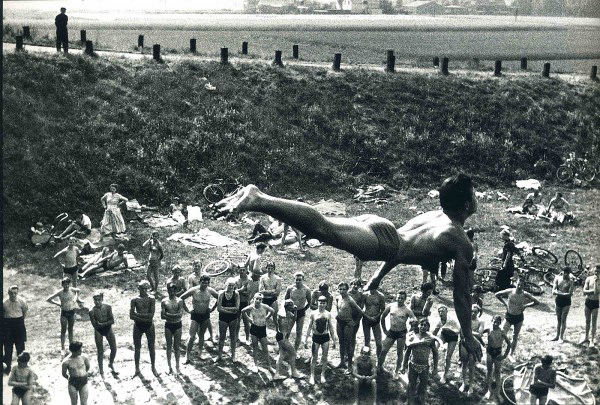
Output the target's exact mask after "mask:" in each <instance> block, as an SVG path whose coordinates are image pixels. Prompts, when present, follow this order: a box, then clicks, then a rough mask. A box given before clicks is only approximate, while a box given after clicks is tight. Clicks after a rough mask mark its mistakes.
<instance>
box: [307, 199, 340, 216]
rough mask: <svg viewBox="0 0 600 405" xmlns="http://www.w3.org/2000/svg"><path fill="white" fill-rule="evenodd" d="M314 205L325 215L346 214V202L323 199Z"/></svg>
mask: <svg viewBox="0 0 600 405" xmlns="http://www.w3.org/2000/svg"><path fill="white" fill-rule="evenodd" d="M313 207H314V208H315V209H316V210H317V211H319V212H320V213H321V214H323V215H346V204H344V203H341V202H337V201H334V200H321V201H319V202H318V203H316V204H315V205H313Z"/></svg>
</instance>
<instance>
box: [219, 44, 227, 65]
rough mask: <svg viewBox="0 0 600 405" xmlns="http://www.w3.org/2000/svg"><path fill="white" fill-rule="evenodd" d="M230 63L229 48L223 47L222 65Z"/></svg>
mask: <svg viewBox="0 0 600 405" xmlns="http://www.w3.org/2000/svg"><path fill="white" fill-rule="evenodd" d="M228 63H229V49H227V48H221V65H227V64H228Z"/></svg>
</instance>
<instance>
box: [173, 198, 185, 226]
mask: <svg viewBox="0 0 600 405" xmlns="http://www.w3.org/2000/svg"><path fill="white" fill-rule="evenodd" d="M183 210H184V206H183V204H181V203H180V202H179V197H173V203H172V204H171V205H170V206H169V215H170V216H171V218H173V219H174V220H175V221H177V222H179V223H180V224H182V225H183V224H184V223H185V222H186V219H185V215H184V214H183Z"/></svg>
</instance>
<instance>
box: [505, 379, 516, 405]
mask: <svg viewBox="0 0 600 405" xmlns="http://www.w3.org/2000/svg"><path fill="white" fill-rule="evenodd" d="M514 379H515V376H514V375H509V376H508V377H506V378H505V379H504V380H503V381H502V395H503V396H504V399H506V401H507V402H508V403H509V404H511V405H516V404H517V399H516V398H515V387H514V385H513V384H514Z"/></svg>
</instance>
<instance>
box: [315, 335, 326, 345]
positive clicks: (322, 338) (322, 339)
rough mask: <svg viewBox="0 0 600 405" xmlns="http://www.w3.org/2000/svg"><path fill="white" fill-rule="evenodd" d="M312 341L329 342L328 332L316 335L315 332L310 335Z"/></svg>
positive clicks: (317, 342)
mask: <svg viewBox="0 0 600 405" xmlns="http://www.w3.org/2000/svg"><path fill="white" fill-rule="evenodd" d="M312 341H313V343H316V344H318V345H322V344H323V343H327V342H329V333H326V334H324V335H318V334H316V333H315V334H313V335H312Z"/></svg>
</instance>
